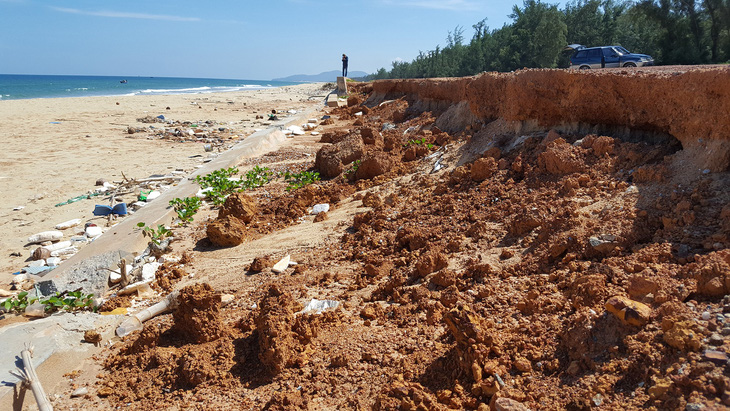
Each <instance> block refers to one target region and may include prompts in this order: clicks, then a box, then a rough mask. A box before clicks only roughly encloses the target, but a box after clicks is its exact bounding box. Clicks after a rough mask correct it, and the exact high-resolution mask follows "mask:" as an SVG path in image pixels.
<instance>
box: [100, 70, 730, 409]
mask: <svg viewBox="0 0 730 411" xmlns="http://www.w3.org/2000/svg"><path fill="white" fill-rule="evenodd" d="M556 76H557V77H560V76H562V74H556ZM606 76H607V77H609V78H610V77H611V76H618V77H620V74H610V75H606ZM626 76H627V77H630V78H631V77H632V75H626ZM516 77H519V75H517V76H516ZM470 81H471V80H470ZM474 81H480V80H479V79H476V80H474ZM627 81H629V80H627ZM631 81H633V80H631ZM667 81H668V80H667ZM457 82H458V81H457ZM409 84H410V83H409ZM372 87H373V86H371V85H362V86H359V88H358V87H357V86H356V89H355V92H354V93H352V95H353V97H354V98H353V99H352V101H351V105H350V106H349V107H342V108H337V109H335V110H332V111H331V112H330V113H329V114H330V115H331V116H332V117H334V118H337V119H338V121H337V122H335V124H334V125H332V126H331V127H330V128H329V129H327V130H326V132H325V133H324V134H323V137H322V140H323V141H326V143H323V144H325V145H323V146H322V148H321V149H319V151H318V153H317V155H316V157H315V158H313V159H312V161H311V163H310V165H311V166H313V167H316V169H317V170H318V171H320V172H321V173H322V174H323V175H326V176H327V177H329V178H330V179H329V180H326V181H323V182H319V183H316V184H313V185H310V186H306V187H305V188H302V189H299V190H296V191H294V192H293V193H290V192H286V191H284V190H283V189H281V188H279V189H275V188H262V189H257V190H253V191H250V192H247V194H246V196H250V197H247V198H245V199H244V198H237V199H235V200H230V204H229V203H228V202H227V203H226V205H224V206H223V208H222V209H221V211H220V217H218V220H216V221H220V219H222V218H236V219H238V221H240V224H241V225H242V226H243V227H244V228H245V229H246V230H248V231H249V232H250V235H249V236H247V237H246V238H244V239H242V240H241V241H242V242H243V244H242V245H240V246H238V247H235V248H232V249H231V250H232V252H233V254H232V255H235V252H240V251H241V249H242V248H245V247H249V246H252V245H253V244H254V243H255V241H257V240H256V239H257V238H261V237H262V236H264V235H266V234H271V233H274V234H275V233H279V232H287V230H290V229H292V228H294V227H296V226H299V225H303V224H314V225H315V226H316V225H317V224H324V223H322V222H313V221H312V220H311V219H307V218H313V217H306V214H307V212H308V211H309V209H310V208H311V207H312V206H313V205H315V204H318V203H323V202H327V203H329V204H331V206H332V209H331V210H330V211H329V212H328V216H329V217H328V220H326V221H329V219H331V218H334V217H332V216H335V215H339V216H340V217H337V218H340V219H341V222H340V223H339V225H335V227H336V234H335V235H333V236H331V237H330V238H329V239H328V240H327V242H326V244H325V245H324V246H319V247H316V248H313V249H302V248H301V247H299V248H297V246H298V245H299V244H300V243H299V242H292V243H291V245H286V244H283V243H282V244H281V250H272V253H278V254H277V256H276V257H274V256H271V255H268V254H266V255H260V256H257V257H258V258H256V259H255V260H254V261H253V263H252V262H251V261H250V260H249V261H240V264H239V265H235V266H234V265H228V266H226V268H225V269H220V270H219V271H215V272H213V271H211V273H210V278H213V277H215V276H221V277H222V278H225V279H228V280H230V281H229V282H228V283H226V282H225V281H224V280H222V279H217V281H218V284H231V285H226V286H224V287H226V288H227V289H226V291H225V292H230V293H233V294H234V295H235V296H236V299H235V301H236V302H235V303H232V304H230V305H228V306H226V307H223V308H222V309H220V308H219V305H218V304H216V303H215V302H216V301H219V300H216V299H215V297H214V296H215V295H216V294H215V292H214V291H213V290H212V289H211V288H210V287H208V286H205V285H196V286H195V288H190V289H188V288H186V289H183V292H182V293H181V299H180V303H181V306H180V308H178V312H177V313H176V314H173V315H168V316H163V317H161V318H159V319H155V320H153V321H152V322H151V323H150V324H148V325H146V326H145V330H144V331H142V332H141V333H139V334H138V335H133V336H132V337H130V338H128V339H127V340H128V341H126V342H125V344H124V347H123V348H121V350H120V352H119V353H118V354H115V355H114V356H112V357H110V359H109V360H108V361H107V368H108V370H109V373H108V374H107V376H106V377H105V379H104V382H102V385H101V386H100V389H99V391H100V393H102V394H106V395H109V398H110V405H122V404H125V405H129V406H131V408H133V409H146V407H152V406H154V407H157V408H159V407H175V408H200V409H210V408H223V407H236V408H244V409H260V408H268V409H302V408H303V409H358V408H362V409H404V410H413V409H480V410H485V409H489V408H490V407H491V408H492V409H527V408H529V409H570V410H583V409H592V408H607V409H639V408H657V409H685V408H687V409H700V408H701V407H702V406H705V407H707V408H706V409H715V408H720V407H724V406H730V377H729V376H730V374H729V372H730V368H729V367H730V366H729V365H728V354H727V350H728V349H730V192H728V190H727V187H728V186H730V175H729V173H728V172H727V169H723V170H718V171H717V172H703V170H698V169H697V168H696V167H695V166H696V164H693V165H692V166H688V165H687V163H686V162H685V160H686V157H685V156H686V154H687V153H686V152H685V151H684V150H683V143H684V142H683V141H682V144H679V142H678V141H677V140H673V139H671V138H656V136H657V134H655V133H653V132H651V133H644V134H642V133H638V132H637V133H633V134H632V137H631V138H623V139H622V138H618V137H616V136H610V135H601V134H590V133H588V134H585V133H578V132H567V131H565V130H563V131H558V130H556V129H545V130H533V131H531V132H529V133H528V132H522V131H521V132H515V128H514V124H512V123H510V122H509V121H506V120H505V119H496V120H494V121H491V122H487V121H482V120H479V117H478V116H477V114H478V113H475V112H474V110H466V111H465V110H464V106H459V104H454V102H452V101H449V98H450V97H448V96H446V97H444V96H440V97H439V95H438V93H436V94H433V95H432V96H431V100H430V101H429V100H423V99H420V100H413V99H411V96H410V95H408V94H407V93H401V94H398V93H397V92H396V91H397V90H391V91H390V92H389V94H388V93H384V92H382V95H380V96H376V95H375V94H374V92H373V90H372ZM382 87H384V86H383V84H381V83H376V84H375V86H374V88H375V90H376V91H378V90H380V88H382ZM424 87H426V86H424ZM437 89H438V87H437ZM440 90H442V91H443V90H444V89H440ZM464 90H466V91H464V93H465V94H464V95H465V96H466V95H467V94H468V92H470V91H469V90H471V89H469V88H465V89H464ZM434 93H435V92H434ZM404 94H405V95H404ZM386 95H387V97H388V99H389V100H390V101H388V100H385V99H384V97H386ZM447 97H448V98H447ZM376 99H380V101H376ZM445 101H446V102H447V103H448V104H447V103H444V102H445ZM362 102H365V103H364V105H363V104H361V103H362ZM722 104H725V101H724V100H723V102H722ZM677 113H679V112H677ZM690 114H693V113H688V114H686V115H690ZM677 115H679V114H677ZM676 121H677V122H679V123H682V124H689V122H690V120H687V119H679V118H678V119H676ZM670 131H671V130H670ZM687 132H689V130H688V131H687ZM724 144H727V143H726V142H725V143H724ZM231 198H233V196H232V197H231ZM350 201H354V202H357V204H358V206H359V207H358V208H357V209H356V210H355V211H353V212H351V213H350V214H344V211H343V210H344V209H346V208H347V207H349V206H348V204H349V203H348V202H350ZM236 204H238V205H236ZM242 204H247V206H245V207H243V206H241V205H242ZM224 210H225V211H224ZM236 210H239V211H241V212H242V213H243V214H245V215H247V217H245V218H241V217H238V215H237V214H236V213H238V212H239V211H236ZM342 215H345V217H342ZM216 223H217V222H213V223H211V224H216ZM198 230H200V231H203V230H205V227H204V226H203V227H200V228H198ZM208 235H210V228H208ZM282 238H283V237H282ZM210 240H211V241H212V239H210ZM201 241H203V240H201ZM209 252H212V251H210V250H208V249H206V248H205V247H198V248H197V249H196V250H195V251H190V253H189V254H190V255H191V256H192V257H191V258H192V260H193V262H192V263H191V268H190V269H191V270H193V269H202V268H203V267H205V269H207V270H215V266H213V265H206V266H203V265H202V264H203V263H202V262H201V260H203V258H204V257H205V255H206V254H205V253H209ZM215 252H220V251H215ZM283 252H286V253H287V254H289V253H291V254H292V258H293V259H294V260H295V261H297V263H298V264H297V265H296V266H294V267H293V268H289V269H287V270H286V271H284V272H283V273H281V274H275V273H272V272H271V270H270V268H271V266H272V265H273V263H275V262H276V261H278V259H279V258H280V257H279V256H278V255H279V254H282V253H283ZM232 258H235V257H232ZM196 259H197V261H196ZM233 261H235V260H233ZM219 264H220V263H219ZM236 264H237V263H236ZM234 269H235V270H234ZM249 269H250V271H249ZM236 270H237V271H236ZM231 271H236V272H235V274H230V272H231ZM243 273H246V274H243ZM233 284H235V286H234V285H233ZM186 290H187V291H186ZM182 295H186V296H188V297H186V298H182ZM312 298H317V299H319V300H323V299H325V298H326V299H328V300H333V301H337V302H338V303H339V305H338V306H337V307H336V308H334V309H330V310H327V311H324V312H323V313H321V314H317V313H316V312H308V313H304V312H302V311H303V308H304V306H305V305H307V304H308V303H309V302H310V301H311V300H312ZM219 310H220V311H219ZM102 390H108V391H106V392H102Z"/></svg>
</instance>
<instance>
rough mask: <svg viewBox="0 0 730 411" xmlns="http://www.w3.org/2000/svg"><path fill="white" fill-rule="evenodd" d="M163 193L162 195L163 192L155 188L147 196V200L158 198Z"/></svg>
mask: <svg viewBox="0 0 730 411" xmlns="http://www.w3.org/2000/svg"><path fill="white" fill-rule="evenodd" d="M161 195H162V193H160V192H159V191H158V190H153V191H152V192H150V193H149V194H147V198H145V201H147V202H148V203H149V202H150V201H152V200H154V199H156V198H157V197H159V196H161Z"/></svg>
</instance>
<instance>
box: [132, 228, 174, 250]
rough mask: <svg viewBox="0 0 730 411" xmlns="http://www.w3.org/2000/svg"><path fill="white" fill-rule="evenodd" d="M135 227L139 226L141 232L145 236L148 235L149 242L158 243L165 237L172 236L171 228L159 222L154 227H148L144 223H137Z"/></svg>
mask: <svg viewBox="0 0 730 411" xmlns="http://www.w3.org/2000/svg"><path fill="white" fill-rule="evenodd" d="M137 227H139V228H141V229H142V234H143V235H144V236H145V237H149V238H150V242H151V243H154V244H155V245H160V243H162V241H163V240H164V239H165V238H167V237H171V236H172V230H170V229H169V228H167V227H165V225H164V224H159V225H158V226H157V228H156V229H154V228H152V227H149V226H148V225H147V224H145V223H137Z"/></svg>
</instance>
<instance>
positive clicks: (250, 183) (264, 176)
mask: <svg viewBox="0 0 730 411" xmlns="http://www.w3.org/2000/svg"><path fill="white" fill-rule="evenodd" d="M273 178H274V172H273V171H271V169H269V168H268V167H259V166H254V168H253V169H251V170H249V171H248V172H246V179H245V180H243V188H245V189H248V190H250V189H253V188H257V187H261V186H263V185H265V184H268V183H269V182H270V181H271V180H272V179H273Z"/></svg>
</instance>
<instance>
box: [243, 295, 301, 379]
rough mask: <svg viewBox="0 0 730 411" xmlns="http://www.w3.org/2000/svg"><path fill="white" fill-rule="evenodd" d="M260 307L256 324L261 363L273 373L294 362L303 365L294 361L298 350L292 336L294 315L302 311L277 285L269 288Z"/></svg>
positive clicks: (294, 337)
mask: <svg viewBox="0 0 730 411" xmlns="http://www.w3.org/2000/svg"><path fill="white" fill-rule="evenodd" d="M260 307H261V309H260V311H259V315H258V316H257V317H256V320H255V323H256V330H257V332H258V343H259V359H260V360H261V363H262V364H264V365H265V366H266V367H268V368H269V369H271V370H272V372H274V373H279V372H281V371H282V370H283V369H284V368H286V367H290V366H292V365H294V364H295V362H297V361H300V362H301V361H304V359H302V358H297V356H298V355H299V354H300V351H301V350H300V349H299V348H300V344H299V341H298V338H297V337H298V336H297V334H296V333H295V332H294V325H295V322H296V317H295V315H294V313H295V312H297V311H299V310H300V309H301V308H303V307H301V306H300V305H298V304H297V303H296V301H294V299H293V298H292V296H291V294H289V293H287V292H284V291H282V290H281V289H280V288H279V287H278V286H276V285H271V286H269V291H268V295H267V296H266V297H265V298H264V299H263V300H262V301H261V305H260Z"/></svg>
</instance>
